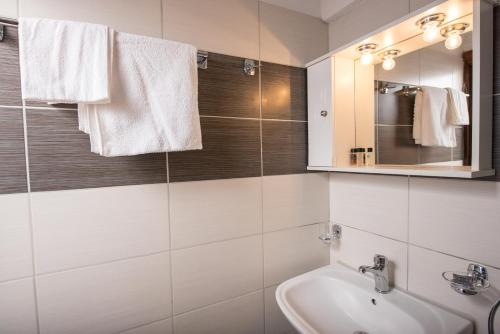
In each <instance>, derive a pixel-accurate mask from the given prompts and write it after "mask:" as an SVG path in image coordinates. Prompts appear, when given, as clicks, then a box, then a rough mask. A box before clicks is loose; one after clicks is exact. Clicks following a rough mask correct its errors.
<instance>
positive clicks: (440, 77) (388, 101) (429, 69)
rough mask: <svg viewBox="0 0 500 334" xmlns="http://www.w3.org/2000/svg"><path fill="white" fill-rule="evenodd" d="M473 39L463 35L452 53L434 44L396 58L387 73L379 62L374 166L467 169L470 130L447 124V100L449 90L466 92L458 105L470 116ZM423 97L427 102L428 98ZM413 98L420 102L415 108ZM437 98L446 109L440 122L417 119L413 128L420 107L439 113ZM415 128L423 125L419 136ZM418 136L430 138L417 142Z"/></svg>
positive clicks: (441, 45) (448, 108) (450, 111)
mask: <svg viewBox="0 0 500 334" xmlns="http://www.w3.org/2000/svg"><path fill="white" fill-rule="evenodd" d="M471 35H472V32H468V33H466V34H464V35H462V36H461V37H462V44H461V46H460V47H458V48H455V49H453V50H449V49H447V48H446V46H445V43H437V44H434V45H430V46H428V47H425V48H422V49H419V50H416V51H414V52H412V53H408V54H405V55H403V56H401V57H398V58H397V59H396V64H395V66H394V68H393V69H391V70H386V69H384V67H383V63H380V64H377V65H376V66H375V104H374V106H375V119H376V123H375V124H376V125H375V138H376V144H375V147H376V153H377V154H376V157H377V160H376V162H377V164H403V165H414V164H418V165H422V164H437V165H453V166H462V165H470V161H468V160H469V159H470V158H469V157H470V154H467V157H466V154H465V150H464V148H469V147H470V145H469V143H468V141H469V140H470V136H465V132H466V131H468V130H469V126H466V125H462V124H460V123H459V124H458V125H455V124H454V123H453V122H452V121H451V113H453V111H452V110H451V109H452V101H450V97H449V95H450V94H452V93H451V91H450V88H451V89H455V90H457V91H463V92H466V93H467V95H468V97H467V100H469V101H467V100H465V101H463V100H462V102H465V104H464V105H463V106H462V107H464V108H465V112H467V113H468V114H469V113H470V107H469V106H470V100H471V96H470V91H471V89H470V85H471V82H470V78H471V74H472V66H471V65H472V64H471V56H470V55H471V53H472V51H471V50H472V36H471ZM415 38H417V37H415ZM425 94H429V95H430V97H429V98H427V99H426V97H425V96H424V95H425ZM417 95H421V96H424V97H423V101H422V102H420V103H417V105H416V104H415V103H416V97H417ZM439 98H444V99H445V100H444V103H445V104H447V110H445V111H444V113H443V114H441V115H440V116H441V119H437V120H432V119H429V118H426V115H421V119H420V121H421V123H420V124H421V125H420V124H416V123H417V122H418V121H419V119H417V118H418V115H417V109H416V108H418V107H419V106H420V104H422V103H423V105H421V106H420V107H421V108H428V109H430V110H429V111H430V112H432V113H433V114H438V113H439V112H440V110H438V109H439V108H440V106H439V105H438V104H439V103H441V102H443V101H439ZM426 101H427V104H425V103H426ZM467 102H468V103H469V106H468V103H467ZM436 108H437V109H436ZM424 112H425V111H424ZM422 116H423V117H422ZM443 117H446V118H443ZM468 119H471V117H468ZM436 122H438V123H439V124H435V123H436ZM418 126H421V129H420V131H421V133H420V134H417V133H416V132H417V131H418ZM429 128H431V129H429ZM437 128H438V129H437ZM419 136H423V137H424V138H425V136H430V137H431V138H430V140H427V141H426V142H421V143H418V142H419ZM433 137H437V138H433ZM465 141H467V142H465Z"/></svg>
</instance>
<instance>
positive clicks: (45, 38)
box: [18, 18, 112, 103]
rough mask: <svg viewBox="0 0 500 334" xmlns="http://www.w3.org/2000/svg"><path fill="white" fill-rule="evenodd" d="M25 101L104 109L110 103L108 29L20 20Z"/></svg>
mask: <svg viewBox="0 0 500 334" xmlns="http://www.w3.org/2000/svg"><path fill="white" fill-rule="evenodd" d="M18 31H19V60H20V68H21V88H22V89H21V90H22V96H23V99H24V100H30V101H43V102H51V103H79V102H85V103H106V102H108V101H109V100H110V95H109V82H110V80H109V79H110V75H111V74H110V72H109V70H110V69H111V64H110V62H111V52H110V50H109V48H110V47H111V45H112V44H111V43H110V40H109V36H110V33H109V29H108V27H106V26H103V25H98V24H88V23H80V22H71V21H58V20H49V19H36V18H20V19H19V29H18Z"/></svg>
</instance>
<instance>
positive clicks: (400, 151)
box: [376, 126, 418, 165]
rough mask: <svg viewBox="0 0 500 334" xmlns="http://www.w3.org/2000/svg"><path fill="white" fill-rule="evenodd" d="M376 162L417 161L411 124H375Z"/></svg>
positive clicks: (409, 162)
mask: <svg viewBox="0 0 500 334" xmlns="http://www.w3.org/2000/svg"><path fill="white" fill-rule="evenodd" d="M377 134H378V135H377V144H376V145H377V152H378V154H377V164H404V165H406V164H409V165H414V164H417V163H418V146H417V145H415V141H414V140H413V138H412V127H411V126H377Z"/></svg>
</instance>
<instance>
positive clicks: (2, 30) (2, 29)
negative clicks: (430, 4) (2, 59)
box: [0, 24, 4, 42]
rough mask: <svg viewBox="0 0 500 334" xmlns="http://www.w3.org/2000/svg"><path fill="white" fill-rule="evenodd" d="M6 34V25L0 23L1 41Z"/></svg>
mask: <svg viewBox="0 0 500 334" xmlns="http://www.w3.org/2000/svg"><path fill="white" fill-rule="evenodd" d="M3 36H4V25H3V24H0V42H1V41H3Z"/></svg>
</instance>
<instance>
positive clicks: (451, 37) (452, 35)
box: [441, 23, 469, 50]
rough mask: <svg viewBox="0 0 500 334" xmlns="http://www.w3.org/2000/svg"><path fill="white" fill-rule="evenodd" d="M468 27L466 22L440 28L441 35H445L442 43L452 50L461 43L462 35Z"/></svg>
mask: <svg viewBox="0 0 500 334" xmlns="http://www.w3.org/2000/svg"><path fill="white" fill-rule="evenodd" d="M468 27H469V24H468V23H455V24H450V25H449V26H446V27H444V28H442V29H441V36H443V37H446V42H444V45H445V46H446V48H447V49H448V50H454V49H456V48H458V47H460V45H462V36H460V35H462V34H463V33H464V31H465V30H466V29H467V28H468Z"/></svg>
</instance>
